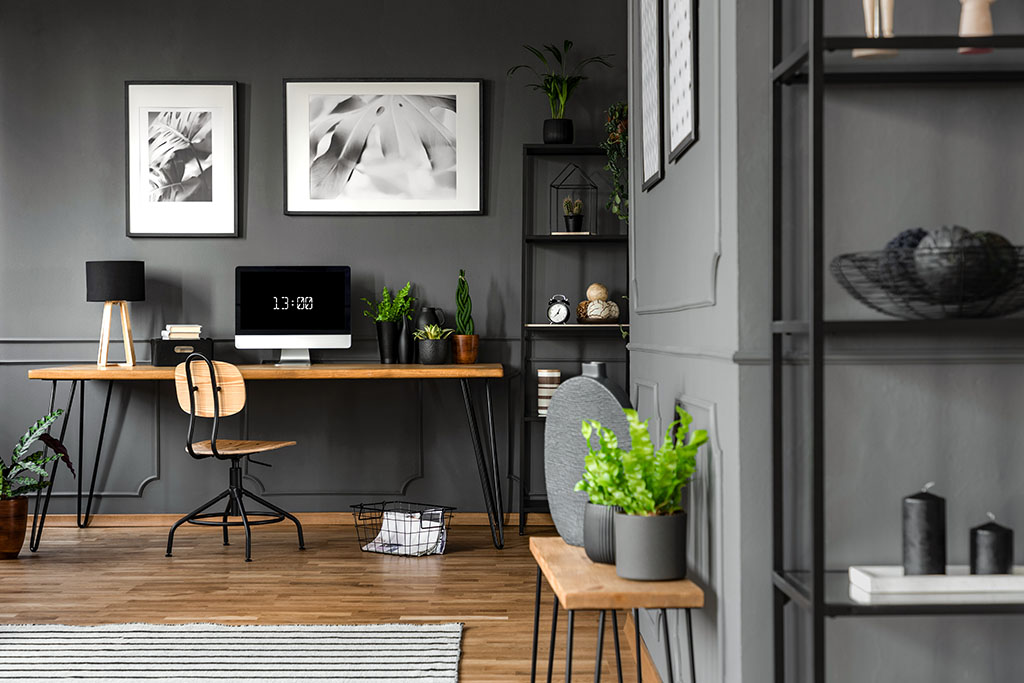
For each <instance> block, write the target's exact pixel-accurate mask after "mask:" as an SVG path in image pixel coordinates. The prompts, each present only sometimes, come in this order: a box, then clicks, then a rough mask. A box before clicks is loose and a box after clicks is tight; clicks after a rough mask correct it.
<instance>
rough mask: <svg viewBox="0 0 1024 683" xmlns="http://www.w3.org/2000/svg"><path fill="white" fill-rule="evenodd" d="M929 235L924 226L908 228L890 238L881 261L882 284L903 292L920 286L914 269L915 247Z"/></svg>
mask: <svg viewBox="0 0 1024 683" xmlns="http://www.w3.org/2000/svg"><path fill="white" fill-rule="evenodd" d="M927 236H928V231H927V230H925V229H924V228H908V229H907V230H904V231H902V232H901V233H900V234H898V235H896V236H895V237H893V238H892V239H891V240H889V242H888V244H886V245H885V253H884V257H883V259H882V260H881V261H880V263H879V270H880V274H881V275H882V286H883V287H886V288H888V289H890V290H893V291H896V292H897V293H898V292H901V291H905V290H907V289H915V288H919V285H917V284H916V282H915V280H916V271H915V270H914V249H916V248H917V245H919V244H920V243H921V240H923V239H924V238H925V237H927Z"/></svg>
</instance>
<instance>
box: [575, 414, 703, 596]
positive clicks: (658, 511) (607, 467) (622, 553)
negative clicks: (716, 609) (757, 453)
mask: <svg viewBox="0 0 1024 683" xmlns="http://www.w3.org/2000/svg"><path fill="white" fill-rule="evenodd" d="M625 413H626V420H627V421H628V422H629V435H630V440H631V444H632V447H631V448H630V450H628V451H625V450H622V449H621V448H619V447H618V442H617V439H616V438H615V435H614V434H613V433H611V432H610V431H609V430H607V429H604V428H603V427H601V425H600V424H597V423H591V424H590V428H591V430H593V431H596V433H597V434H598V437H599V438H598V443H599V446H598V448H597V450H596V452H595V450H594V449H593V446H591V455H589V456H588V457H587V461H586V469H585V470H584V478H583V481H581V482H580V483H579V484H577V485H576V488H577V490H583V491H587V492H588V494H589V493H590V490H595V491H597V492H598V494H599V500H602V501H603V502H604V504H606V505H617V506H618V507H620V508H621V509H622V512H617V513H615V519H614V534H615V572H616V573H617V574H618V575H619V576H621V577H622V578H624V579H636V580H641V581H667V580H671V579H682V578H685V577H686V512H685V511H684V510H683V509H682V505H681V503H682V493H683V488H684V487H685V486H686V484H687V483H688V482H689V480H690V477H691V476H693V473H694V471H695V469H696V459H697V451H698V450H699V449H700V447H701V446H702V445H704V444H705V443H707V440H708V433H707V432H706V431H705V430H703V429H700V430H697V431H695V432H694V433H693V434H692V435H690V424H691V423H692V422H693V417H691V416H690V414H689V413H687V412H686V411H685V410H683V409H682V408H676V413H677V417H676V420H675V421H674V422H672V424H671V425H669V428H668V430H666V432H665V439H664V441H663V442H662V444H661V447H660V448H658V449H657V450H655V449H654V444H653V443H652V442H651V435H650V432H649V430H648V422H647V421H646V420H644V421H641V420H640V418H639V417H638V416H637V412H636V411H635V410H629V409H627V410H625ZM584 424H585V425H586V423H584ZM584 434H585V435H586V434H587V431H586V429H584ZM687 437H689V440H687ZM587 440H588V443H589V442H590V439H589V437H588V439H587ZM592 500H593V499H592ZM584 534H586V529H585V528H584Z"/></svg>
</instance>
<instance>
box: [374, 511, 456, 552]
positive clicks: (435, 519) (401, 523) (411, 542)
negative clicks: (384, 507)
mask: <svg viewBox="0 0 1024 683" xmlns="http://www.w3.org/2000/svg"><path fill="white" fill-rule="evenodd" d="M447 536H448V534H447V531H446V529H445V528H444V510H441V509H436V510H424V511H423V512H398V511H395V510H389V511H385V512H384V516H383V518H382V520H381V527H380V533H379V534H377V537H376V538H375V539H373V540H372V541H370V542H369V543H367V544H366V545H364V546H363V550H366V551H368V552H372V553H387V554H389V555H440V554H442V553H443V552H444V547H445V543H446V541H447Z"/></svg>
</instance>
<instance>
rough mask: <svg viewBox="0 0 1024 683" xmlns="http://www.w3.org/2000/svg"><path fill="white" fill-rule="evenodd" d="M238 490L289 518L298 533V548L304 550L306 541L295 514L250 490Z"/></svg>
mask: <svg viewBox="0 0 1024 683" xmlns="http://www.w3.org/2000/svg"><path fill="white" fill-rule="evenodd" d="M238 491H239V493H241V494H242V495H243V496H249V497H250V498H252V499H253V500H254V501H256V502H257V503H259V504H260V505H263V506H264V507H267V508H269V509H271V510H273V511H274V512H276V513H277V514H279V515H281V516H283V517H285V518H286V519H290V520H291V521H292V523H294V524H295V530H296V531H298V533H299V550H305V549H306V542H305V541H304V540H303V538H302V524H300V523H299V520H298V518H297V517H295V515H293V514H292V513H290V512H288V511H287V510H285V509H283V508H279V507H278V506H276V505H274V504H273V503H271V502H270V501H268V500H264V499H262V498H260V497H259V496H257V495H256V494H255V493H253V492H252V491H249V490H247V489H239V490H238Z"/></svg>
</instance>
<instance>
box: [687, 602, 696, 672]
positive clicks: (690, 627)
mask: <svg viewBox="0 0 1024 683" xmlns="http://www.w3.org/2000/svg"><path fill="white" fill-rule="evenodd" d="M686 645H687V647H689V648H690V683H697V663H696V662H695V661H694V659H695V655H694V651H693V620H692V615H691V614H690V608H689V607H687V608H686Z"/></svg>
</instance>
